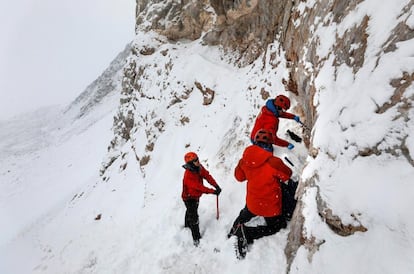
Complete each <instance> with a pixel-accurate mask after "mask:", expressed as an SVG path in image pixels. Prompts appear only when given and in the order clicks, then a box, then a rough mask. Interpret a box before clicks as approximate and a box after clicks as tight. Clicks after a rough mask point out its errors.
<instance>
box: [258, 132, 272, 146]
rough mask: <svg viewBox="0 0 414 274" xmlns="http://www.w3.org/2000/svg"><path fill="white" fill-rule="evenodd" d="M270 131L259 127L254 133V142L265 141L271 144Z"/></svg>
mask: <svg viewBox="0 0 414 274" xmlns="http://www.w3.org/2000/svg"><path fill="white" fill-rule="evenodd" d="M272 139H273V138H272V133H271V132H270V131H269V130H267V129H263V128H262V129H259V131H258V132H256V135H255V136H254V142H255V143H259V142H260V143H265V144H271V143H272Z"/></svg>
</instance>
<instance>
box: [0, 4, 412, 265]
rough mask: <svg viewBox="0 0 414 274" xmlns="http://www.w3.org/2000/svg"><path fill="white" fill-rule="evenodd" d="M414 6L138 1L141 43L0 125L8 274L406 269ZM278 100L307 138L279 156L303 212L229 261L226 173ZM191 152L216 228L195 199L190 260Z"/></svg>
mask: <svg viewBox="0 0 414 274" xmlns="http://www.w3.org/2000/svg"><path fill="white" fill-rule="evenodd" d="M281 2H283V3H281ZM413 6H414V1H407V0H397V1H386V2H383V3H381V5H379V4H378V3H377V2H376V1H374V0H366V1H362V0H361V1H339V0H338V1H324V0H321V1H293V2H292V1H287V2H286V1H254V0H252V1H248V0H242V1H218V0H215V1H213V0H210V1H208V0H204V1H162V0H161V1H160V0H158V1H155V0H154V1H137V9H136V10H137V18H136V19H137V20H136V37H135V39H134V40H133V41H132V42H131V45H130V46H128V47H127V48H126V50H125V51H124V52H123V53H121V54H120V55H119V56H118V57H117V58H116V59H115V61H114V62H112V63H111V66H110V68H108V70H107V71H105V72H104V74H103V75H102V76H101V77H100V78H98V79H97V80H96V81H95V82H94V83H92V84H91V85H90V86H89V87H88V88H87V89H86V90H85V92H84V93H83V94H82V95H81V96H79V98H78V99H76V100H75V101H74V102H73V103H72V104H71V105H70V106H69V107H68V108H66V109H65V110H64V111H60V112H58V111H56V110H50V109H48V110H45V111H44V112H41V111H40V112H38V113H37V114H33V115H32V116H31V117H30V120H29V118H28V117H21V118H20V119H17V120H11V121H6V122H2V124H0V128H1V132H2V133H1V135H0V136H1V139H0V140H1V141H0V151H1V157H0V161H1V170H0V176H1V177H0V178H1V185H0V187H1V193H2V196H1V199H0V202H1V205H2V207H1V210H0V213H1V216H4V217H2V218H1V219H2V222H3V223H2V227H6V228H7V229H6V230H5V233H4V234H3V235H2V238H1V241H0V244H1V246H0V270H1V272H2V273H61V272H64V273H210V272H218V273H413V272H414V261H413V260H414V259H413V258H414V235H413V231H414V221H413V220H412V218H411V215H412V214H411V208H412V207H413V206H414V203H413V202H412V198H411V193H413V191H414V185H413V184H412V177H413V176H414V160H413V159H414V139H413V137H412V135H410V134H409V133H410V132H413V130H414V124H413V123H412V119H413V115H414V111H413V107H412V101H413V99H414V88H413V84H412V82H413V80H414V62H413V57H412V56H413V54H414V52H413V51H414V46H413V40H412V38H413V37H414V35H413V29H414V18H413V10H414V7H413ZM278 94H284V95H286V96H288V97H290V99H291V101H292V103H293V104H292V108H291V109H290V111H291V112H293V113H295V114H297V115H299V116H300V117H301V120H302V121H303V123H304V125H305V126H306V127H302V126H301V125H299V124H297V123H295V122H292V121H286V120H283V121H281V122H280V128H279V135H280V136H282V137H283V138H286V139H288V138H289V135H288V134H287V133H285V132H286V131H287V129H289V130H291V131H293V132H295V133H296V134H298V135H300V136H301V137H303V142H302V143H295V148H294V149H293V150H292V151H289V150H287V149H285V148H281V147H275V155H277V156H279V157H280V158H282V159H284V157H287V158H288V159H290V160H291V162H292V163H293V164H294V166H292V169H293V172H294V176H295V177H296V178H298V179H299V181H300V184H299V188H298V191H297V193H296V195H297V197H298V206H297V208H296V211H295V213H294V216H293V218H292V220H291V221H290V222H289V224H288V227H287V228H286V229H283V230H282V231H280V232H278V233H277V234H276V235H273V236H269V237H266V238H262V239H259V240H256V241H255V242H254V244H253V245H252V246H251V250H250V251H249V252H248V254H247V257H246V259H245V260H243V261H238V260H237V259H236V257H235V255H234V250H233V242H232V240H231V239H230V240H227V239H226V233H227V232H228V230H229V228H230V226H231V224H232V222H233V220H234V218H235V217H236V216H237V215H238V213H239V211H240V209H241V208H243V207H244V203H245V185H244V184H239V183H236V181H235V179H234V178H233V170H234V167H235V166H236V164H237V162H238V160H239V159H240V157H241V154H242V152H243V150H244V148H245V147H246V146H248V145H250V140H249V135H250V131H251V129H252V127H253V123H254V120H255V118H256V116H257V114H258V113H259V111H260V108H261V107H262V106H263V105H264V104H265V102H266V100H267V99H270V98H274V97H275V96H276V95H278ZM46 111H48V112H47V113H46ZM45 113H46V114H45ZM49 113H51V114H53V118H50V117H51V115H50V114H49ZM45 116H46V117H49V118H48V120H45V119H44V117H45ZM25 121H26V122H27V123H26V124H25ZM36 121H37V122H36ZM29 123H32V124H34V125H38V126H34V127H33V130H24V131H22V130H21V128H22V127H27V124H29ZM17 125H19V126H17ZM16 134H17V135H18V136H19V138H18V139H16V140H14V139H13V136H15V135H16ZM33 140H36V141H33ZM292 142H293V140H292ZM37 144H41V146H40V145H39V146H37ZM188 151H195V152H197V154H198V155H199V157H200V160H201V162H202V163H203V165H205V166H206V167H208V169H209V171H210V172H211V173H212V175H213V176H214V178H216V180H217V182H218V183H219V185H220V186H221V187H222V189H223V191H222V193H221V195H220V219H219V220H216V219H215V212H214V211H215V199H213V198H212V196H203V197H202V199H201V201H200V207H199V214H200V228H201V233H202V239H201V242H200V246H199V247H197V248H195V247H194V246H193V244H192V240H191V235H190V232H189V231H188V230H186V229H185V228H184V227H183V225H184V223H183V222H184V210H185V207H184V204H183V203H182V201H181V197H180V195H181V187H182V175H183V172H184V170H183V169H182V168H181V165H182V164H183V163H182V162H183V155H184V154H185V153H186V152H188ZM255 221H256V222H260V221H261V219H260V218H257V219H256V220H255ZM22 258H24V261H25V263H24V264H22V263H21V261H22Z"/></svg>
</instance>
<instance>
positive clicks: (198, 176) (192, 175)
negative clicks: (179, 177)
mask: <svg viewBox="0 0 414 274" xmlns="http://www.w3.org/2000/svg"><path fill="white" fill-rule="evenodd" d="M184 168H185V169H186V170H185V172H184V178H183V192H182V194H181V198H182V199H183V200H188V199H199V198H200V197H201V195H202V194H203V193H210V194H211V193H214V191H215V189H212V188H208V187H205V186H204V185H203V179H206V180H207V182H208V183H209V184H210V185H212V186H214V187H217V186H218V185H217V183H216V181H215V180H214V178H213V177H212V176H211V175H210V173H209V172H208V171H207V169H205V168H204V167H203V166H202V165H200V170H199V171H198V172H197V171H191V170H189V169H187V168H186V167H185V165H184Z"/></svg>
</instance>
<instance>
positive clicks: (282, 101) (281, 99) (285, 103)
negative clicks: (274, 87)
mask: <svg viewBox="0 0 414 274" xmlns="http://www.w3.org/2000/svg"><path fill="white" fill-rule="evenodd" d="M274 104H275V106H277V107H280V108H282V109H283V110H288V109H289V108H290V100H289V98H287V97H286V96H285V95H278V96H276V98H275V100H274Z"/></svg>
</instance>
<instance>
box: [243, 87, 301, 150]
mask: <svg viewBox="0 0 414 274" xmlns="http://www.w3.org/2000/svg"><path fill="white" fill-rule="evenodd" d="M289 108H290V100H289V98H288V97H286V96H284V95H278V96H276V98H275V99H269V100H267V101H266V105H265V106H263V107H262V109H261V110H260V113H259V115H257V118H256V121H255V124H254V126H253V130H252V133H251V134H250V139H251V141H252V142H253V140H254V136H256V133H257V132H258V131H259V129H267V130H268V131H270V132H271V134H272V140H271V142H272V143H273V144H274V145H276V146H281V147H287V148H288V149H293V148H294V145H293V144H291V143H289V142H288V141H286V140H283V139H281V138H279V137H278V136H277V131H278V129H279V118H286V119H293V120H295V121H296V122H298V123H300V118H299V116H296V115H294V114H292V113H289V112H286V111H287V110H288V109H289Z"/></svg>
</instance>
